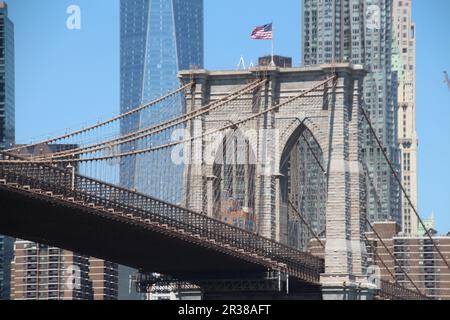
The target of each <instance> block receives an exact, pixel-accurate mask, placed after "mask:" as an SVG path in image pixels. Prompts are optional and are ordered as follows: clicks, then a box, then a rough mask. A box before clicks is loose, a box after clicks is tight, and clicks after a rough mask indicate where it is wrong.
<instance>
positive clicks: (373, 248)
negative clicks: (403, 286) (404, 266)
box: [364, 235, 400, 285]
mask: <svg viewBox="0 0 450 320" xmlns="http://www.w3.org/2000/svg"><path fill="white" fill-rule="evenodd" d="M364 239H366V242H367V243H368V244H369V246H370V247H371V248H372V250H373V254H374V255H375V256H376V257H377V258H378V260H380V262H381V264H382V265H383V267H384V268H385V269H386V271H387V272H388V273H389V275H390V276H391V277H392V279H393V280H394V282H395V283H396V284H398V285H400V284H399V283H398V281H397V278H396V277H395V275H394V274H393V273H392V271H391V270H390V269H389V268H388V266H387V265H386V263H385V262H384V260H383V259H382V258H381V256H380V255H379V254H378V252H377V251H376V250H375V247H374V246H373V245H372V244H371V243H370V240H369V238H367V236H366V235H364Z"/></svg>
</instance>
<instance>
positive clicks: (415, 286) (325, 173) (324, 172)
mask: <svg viewBox="0 0 450 320" xmlns="http://www.w3.org/2000/svg"><path fill="white" fill-rule="evenodd" d="M304 139H305V141H306V138H305V137H304ZM308 148H310V150H311V152H312V148H311V146H310V144H309V143H308ZM314 159H315V160H316V161H317V163H318V165H319V166H320V168H322V172H323V174H324V175H325V176H326V175H327V172H326V171H325V170H324V169H323V166H322V164H321V163H320V161H319V159H318V158H317V157H316V156H314ZM375 191H376V190H375ZM289 204H290V205H291V206H292V208H293V209H294V210H295V211H296V212H297V214H298V215H299V216H300V218H301V219H302V221H304V219H303V218H302V216H301V215H300V213H299V212H298V211H297V209H296V208H295V206H294V205H293V204H292V202H291V201H289ZM304 222H305V224H306V226H307V227H308V228H310V227H309V225H308V224H307V223H306V221H304ZM366 223H367V224H368V225H369V226H370V228H371V229H372V230H373V232H374V234H375V235H376V236H377V238H378V239H379V240H380V242H381V243H382V245H383V246H384V248H385V249H386V250H387V252H388V253H389V255H390V256H391V257H392V258H393V259H394V261H395V263H396V264H397V265H398V266H399V267H400V269H401V271H402V272H403V273H404V274H405V276H406V277H407V278H408V280H409V281H410V282H411V284H412V285H413V287H414V288H415V290H416V291H417V292H418V293H419V294H420V295H421V296H425V297H426V295H424V294H423V293H422V292H421V291H420V289H419V288H418V287H417V285H416V284H415V282H414V281H413V280H412V279H411V277H410V276H409V275H408V273H406V271H405V270H404V269H403V267H402V266H401V265H400V264H399V263H398V261H397V259H396V258H395V256H394V255H393V254H392V253H391V251H390V250H389V249H388V247H387V246H386V244H385V243H384V241H383V239H382V238H381V237H380V236H379V234H378V233H377V232H376V230H375V229H374V227H373V226H372V224H371V223H370V221H369V220H368V219H367V218H366ZM310 232H312V234H313V235H314V236H315V238H316V239H317V240H318V241H319V243H320V244H321V245H322V246H323V247H324V245H323V243H322V242H321V240H320V239H319V238H318V237H317V235H316V234H315V233H314V232H313V231H312V230H311V229H310ZM364 237H365V238H366V240H367V242H369V240H368V239H367V236H366V235H364ZM369 245H370V243H369ZM374 253H375V254H376V255H377V257H378V258H379V259H380V261H381V263H382V264H383V266H384V267H385V268H386V270H387V271H388V273H389V274H390V275H391V276H392V277H393V279H394V280H395V282H396V283H398V282H397V280H396V278H395V276H394V275H393V274H392V272H391V271H390V270H389V268H388V267H387V265H386V264H385V263H384V261H383V260H382V259H381V257H379V255H378V253H376V252H375V250H374Z"/></svg>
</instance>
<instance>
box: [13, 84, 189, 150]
mask: <svg viewBox="0 0 450 320" xmlns="http://www.w3.org/2000/svg"><path fill="white" fill-rule="evenodd" d="M193 84H194V83H193V82H190V83H188V84H186V85H184V86H182V87H180V88H178V89H176V90H174V91H172V92H170V93H168V94H167V95H165V96H162V97H160V98H158V99H156V100H154V101H151V102H149V103H147V104H143V105H141V106H139V107H137V108H135V109H133V110H130V111H127V112H125V113H123V114H120V115H118V116H115V117H113V118H111V119H109V120H106V121H104V122H101V123H98V124H95V125H92V126H90V127H88V128H85V129H81V130H77V131H74V132H70V133H67V134H64V135H61V136H59V137H56V138H52V139H48V140H46V141H41V142H37V143H33V144H29V145H26V146H20V147H15V148H12V149H9V150H7V151H8V152H14V151H17V150H22V149H25V148H29V147H34V146H38V145H42V144H49V143H52V142H56V141H59V140H64V139H67V138H71V137H74V136H78V135H80V134H82V133H85V132H89V131H92V130H94V129H97V128H100V127H103V126H106V125H108V124H110V123H113V122H116V121H118V120H121V119H123V118H126V117H128V116H131V115H133V114H135V113H138V112H140V111H142V110H144V109H147V108H149V107H151V106H153V105H155V104H157V103H159V102H161V101H164V100H166V99H168V98H170V97H172V96H174V95H176V94H178V93H179V92H181V91H183V90H185V89H186V88H188V87H191V86H192V85H193Z"/></svg>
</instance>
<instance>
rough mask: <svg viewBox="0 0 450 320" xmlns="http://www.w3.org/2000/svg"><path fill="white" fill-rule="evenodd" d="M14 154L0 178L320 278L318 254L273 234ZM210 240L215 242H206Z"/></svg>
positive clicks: (6, 157)
mask: <svg viewBox="0 0 450 320" xmlns="http://www.w3.org/2000/svg"><path fill="white" fill-rule="evenodd" d="M17 159H19V158H17V157H16V156H13V155H9V154H5V153H0V160H13V161H11V162H2V163H0V179H6V180H7V181H8V182H14V183H18V184H20V185H26V186H29V187H30V188H32V189H41V190H45V191H51V192H52V193H53V194H54V195H63V196H64V197H73V198H74V199H77V200H79V201H83V203H85V204H87V205H88V204H91V203H92V204H95V205H96V206H103V207H105V208H108V209H114V210H115V211H122V212H125V213H130V214H133V215H134V216H137V217H141V218H144V219H149V220H151V221H152V222H156V223H159V224H166V225H168V226H170V227H175V228H177V229H182V230H185V231H187V232H190V233H192V234H194V235H198V236H200V237H202V238H206V239H210V240H214V241H216V242H218V243H222V244H226V245H229V246H230V247H232V248H236V249H242V250H244V251H246V252H249V253H252V254H257V255H258V256H263V257H265V258H270V259H272V260H273V261H276V262H278V263H282V264H285V265H286V267H287V269H288V271H289V272H290V273H293V274H292V275H297V276H299V277H302V278H303V279H304V280H307V281H312V282H315V283H318V282H319V280H320V279H319V278H320V274H321V273H323V271H324V263H323V260H322V259H320V258H317V257H314V256H312V255H309V254H307V253H304V252H300V251H298V250H295V249H293V248H290V247H288V246H285V245H283V244H280V243H278V242H275V241H273V240H270V239H267V238H264V237H261V236H259V235H257V234H254V233H251V232H248V231H246V230H243V229H240V228H237V227H234V226H232V225H229V224H226V223H224V222H222V221H220V220H217V219H214V218H210V217H207V216H205V215H203V214H200V213H197V212H194V211H191V210H188V209H185V208H182V207H180V206H176V205H173V204H170V203H167V202H164V201H161V200H158V199H155V198H152V197H149V196H146V195H143V194H140V193H137V192H133V191H130V190H126V189H123V188H120V187H117V186H114V185H111V184H107V183H104V182H101V181H98V180H94V179H91V178H88V177H84V176H81V175H78V174H74V173H73V172H71V171H69V170H65V169H62V168H58V167H56V166H52V165H50V164H42V163H40V164H37V163H31V162H26V163H25V162H20V163H17V162H14V160H17ZM210 245H211V246H214V244H210Z"/></svg>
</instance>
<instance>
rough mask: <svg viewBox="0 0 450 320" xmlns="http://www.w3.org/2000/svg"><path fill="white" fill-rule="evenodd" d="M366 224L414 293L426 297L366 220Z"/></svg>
mask: <svg viewBox="0 0 450 320" xmlns="http://www.w3.org/2000/svg"><path fill="white" fill-rule="evenodd" d="M366 222H367V224H368V225H369V227H370V229H372V231H373V233H374V234H375V236H376V237H377V238H378V240H380V242H381V244H382V245H383V247H384V249H385V250H386V251H387V252H388V253H389V255H390V256H391V258H392V259H393V260H394V262H395V264H396V265H397V266H398V267H399V268H400V271H401V272H403V274H404V275H405V277H406V278H407V279H408V280H409V282H411V284H412V285H413V287H414V289H416V291H417V292H418V293H419V294H420V295H421V296H424V297H426V295H424V294H423V293H422V292H421V291H420V289H419V288H418V287H417V285H416V284H415V282H414V281H413V280H412V279H411V277H410V276H409V274H408V273H407V272H406V271H405V269H403V267H402V265H401V264H400V263H399V262H398V260H397V258H396V257H395V256H394V255H393V254H392V252H391V250H389V248H388V246H387V245H386V243H385V242H384V241H383V239H382V238H381V236H380V234H379V233H378V232H377V231H376V230H375V228H374V227H373V225H372V224H371V223H370V221H369V220H368V219H366Z"/></svg>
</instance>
